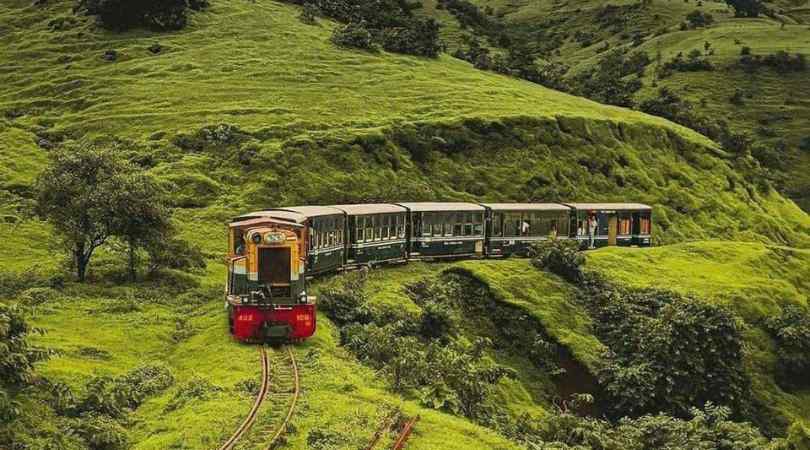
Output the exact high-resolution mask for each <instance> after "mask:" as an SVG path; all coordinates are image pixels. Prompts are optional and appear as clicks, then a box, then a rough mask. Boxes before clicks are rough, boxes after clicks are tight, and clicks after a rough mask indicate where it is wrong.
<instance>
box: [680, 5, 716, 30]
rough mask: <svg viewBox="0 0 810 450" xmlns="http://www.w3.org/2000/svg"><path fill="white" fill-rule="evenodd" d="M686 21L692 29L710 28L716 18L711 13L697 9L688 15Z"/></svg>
mask: <svg viewBox="0 0 810 450" xmlns="http://www.w3.org/2000/svg"><path fill="white" fill-rule="evenodd" d="M686 21H687V22H688V23H689V27H690V28H701V27H708V26H709V25H711V24H713V23H714V17H712V15H711V14H709V13H704V12H703V11H701V10H699V9H696V10H694V11H692V12H690V13H689V14H687V15H686Z"/></svg>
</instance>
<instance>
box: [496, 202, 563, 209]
mask: <svg viewBox="0 0 810 450" xmlns="http://www.w3.org/2000/svg"><path fill="white" fill-rule="evenodd" d="M481 204H482V205H484V206H486V207H487V208H489V209H491V210H494V211H570V210H571V208H569V207H567V206H565V205H561V204H559V203H481Z"/></svg>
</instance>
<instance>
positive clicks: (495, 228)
mask: <svg viewBox="0 0 810 450" xmlns="http://www.w3.org/2000/svg"><path fill="white" fill-rule="evenodd" d="M502 221H503V214H502V213H493V214H492V236H502V235H503V234H502V233H503V229H502V228H501V222H502Z"/></svg>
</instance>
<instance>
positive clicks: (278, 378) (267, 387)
mask: <svg viewBox="0 0 810 450" xmlns="http://www.w3.org/2000/svg"><path fill="white" fill-rule="evenodd" d="M286 350H287V351H286V352H285V353H286V355H287V358H288V359H289V361H288V364H289V370H285V371H283V372H279V373H275V374H273V375H274V376H273V377H272V382H271V372H272V370H271V360H270V358H269V357H268V355H267V350H266V349H265V347H264V346H260V347H259V353H260V354H261V365H262V383H261V387H260V389H259V393H258V394H257V395H256V400H255V401H254V402H253V406H252V407H251V409H250V411H249V412H248V415H247V417H245V420H244V421H243V422H242V423H241V424H240V425H239V427H238V428H237V429H236V431H235V432H234V433H233V435H231V437H230V438H228V440H227V441H226V442H225V443H224V444H223V445H222V446H221V447H219V450H234V449H235V448H236V447H237V445H238V444H239V443H240V442H242V441H243V440H244V441H248V439H243V438H245V436H246V435H247V434H248V432H249V431H250V430H251V428H252V427H253V424H254V423H255V422H256V419H257V418H258V417H259V415H260V414H259V411H260V410H262V409H263V408H262V406H263V405H265V408H264V409H266V408H267V406H266V404H267V403H269V404H270V407H272V405H280V404H283V403H285V401H289V407H288V408H287V410H286V414H285V415H284V417H283V420H282V422H281V423H280V424H279V425H278V426H277V427H273V429H272V430H258V431H256V432H254V433H251V438H250V439H249V441H250V442H256V440H260V441H265V440H264V439H262V438H259V437H257V436H256V435H257V434H258V433H261V434H265V433H266V434H268V435H271V436H272V437H271V438H270V440H269V441H265V442H267V443H266V444H263V445H262V448H266V449H273V448H275V446H276V444H277V443H278V441H279V439H280V438H281V436H283V435H284V432H286V431H287V427H288V426H289V423H290V420H291V419H292V416H293V414H294V413H295V406H296V405H297V404H298V397H299V395H300V393H301V385H300V377H299V374H298V364H297V363H296V361H295V355H294V354H293V351H292V349H291V348H290V347H287V348H286ZM268 398H270V399H271V401H270V402H265V400H267V399H268ZM265 413H267V411H265V412H263V414H262V415H264V414H265ZM248 445H250V444H249V443H248Z"/></svg>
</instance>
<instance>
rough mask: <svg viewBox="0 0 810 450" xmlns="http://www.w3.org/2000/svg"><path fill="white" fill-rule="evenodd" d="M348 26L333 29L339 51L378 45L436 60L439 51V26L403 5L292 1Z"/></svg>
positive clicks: (347, 0) (394, 2)
mask: <svg viewBox="0 0 810 450" xmlns="http://www.w3.org/2000/svg"><path fill="white" fill-rule="evenodd" d="M291 1H292V2H293V3H298V4H301V5H303V6H304V8H309V9H310V10H312V11H315V10H317V11H319V12H320V13H321V14H323V15H325V16H327V17H330V18H333V19H335V20H337V21H339V22H343V23H345V24H347V25H346V26H344V27H342V28H337V29H335V31H334V33H333V34H332V42H334V43H335V44H336V45H338V46H341V47H353V48H360V49H364V50H370V51H375V50H376V48H377V46H378V45H381V46H382V47H383V48H384V49H386V50H388V51H390V52H396V53H404V54H409V55H418V56H426V57H429V58H436V57H437V56H438V55H439V52H440V51H441V49H442V44H441V42H440V40H439V23H438V22H436V21H435V20H434V19H432V18H418V17H415V16H414V15H413V13H412V11H411V10H412V9H413V8H414V6H412V5H410V4H408V3H407V2H404V1H398V0H382V1H378V2H373V3H369V2H355V1H351V0H291Z"/></svg>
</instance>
